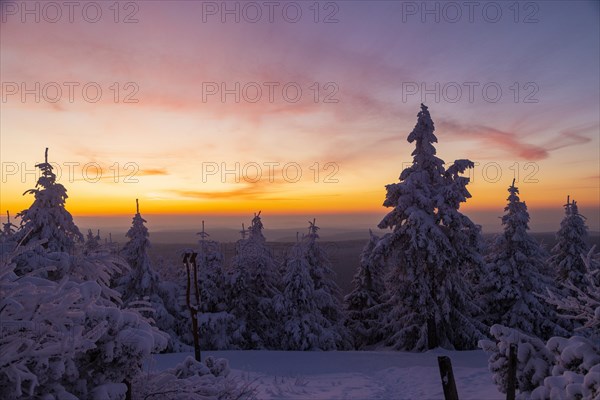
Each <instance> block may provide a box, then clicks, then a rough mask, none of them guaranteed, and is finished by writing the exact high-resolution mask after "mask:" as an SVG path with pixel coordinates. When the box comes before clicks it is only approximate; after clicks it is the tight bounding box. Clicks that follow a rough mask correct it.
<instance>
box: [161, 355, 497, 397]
mask: <svg viewBox="0 0 600 400" xmlns="http://www.w3.org/2000/svg"><path fill="white" fill-rule="evenodd" d="M188 355H191V353H171V354H160V355H154V359H153V360H151V361H150V368H151V369H158V370H163V369H166V368H171V367H173V366H175V365H176V364H177V363H178V362H181V361H182V360H183V359H184V358H185V357H186V356H188ZM209 355H210V356H214V357H222V358H226V359H228V360H229V365H230V367H231V369H232V374H233V375H234V376H236V377H238V378H239V379H241V380H242V381H244V382H250V383H251V384H253V385H254V386H255V387H256V389H257V397H258V399H298V400H312V399H315V400H317V399H328V400H329V399H331V400H333V399H336V400H337V399H340V400H342V399H343V400H346V399H348V400H349V399H357V400H358V399H359V400H370V399H391V400H399V399H411V400H412V399H419V400H425V399H443V392H442V386H441V381H440V373H439V370H438V364H437V357H438V356H441V355H447V356H449V357H450V358H451V360H452V366H453V369H454V375H455V378H456V384H457V387H458V394H459V396H460V398H461V399H473V400H488V399H489V400H495V399H503V398H504V395H503V394H501V393H500V392H498V390H497V388H496V386H495V385H494V384H493V382H492V375H491V374H490V372H489V371H488V369H487V355H486V354H485V353H484V352H483V351H481V350H474V351H446V350H439V349H438V350H433V351H428V352H426V353H406V352H395V351H380V352H374V351H373V352H371V351H360V352H359V351H343V352H341V351H340V352H334V351H332V352H293V351H288V352H286V351H211V352H203V353H202V357H206V356H209Z"/></svg>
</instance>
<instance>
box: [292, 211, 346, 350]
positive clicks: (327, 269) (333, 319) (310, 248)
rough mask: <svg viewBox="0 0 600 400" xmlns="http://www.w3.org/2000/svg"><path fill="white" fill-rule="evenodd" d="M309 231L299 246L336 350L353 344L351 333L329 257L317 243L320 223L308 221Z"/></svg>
mask: <svg viewBox="0 0 600 400" xmlns="http://www.w3.org/2000/svg"><path fill="white" fill-rule="evenodd" d="M308 223H309V227H308V234H307V235H304V236H303V238H302V242H303V243H302V249H303V251H304V252H305V253H306V255H305V257H306V261H307V262H308V266H309V269H308V270H309V273H310V276H311V278H312V281H313V284H314V296H315V301H316V303H317V307H318V308H319V311H320V312H321V314H322V315H323V317H325V318H326V319H327V320H328V321H329V323H330V324H331V327H332V329H333V332H332V334H334V335H335V336H336V346H337V349H338V350H344V349H350V348H352V337H351V335H350V332H349V331H348V329H347V328H346V326H345V322H346V315H345V313H344V306H343V303H342V295H341V291H340V288H339V287H338V285H337V283H336V282H335V273H334V272H333V269H332V265H331V261H330V260H329V255H328V254H327V251H326V250H325V248H324V247H323V246H321V244H320V243H319V240H318V239H319V234H318V231H319V227H318V226H317V225H316V221H315V220H314V219H313V221H312V222H311V221H309V222H308Z"/></svg>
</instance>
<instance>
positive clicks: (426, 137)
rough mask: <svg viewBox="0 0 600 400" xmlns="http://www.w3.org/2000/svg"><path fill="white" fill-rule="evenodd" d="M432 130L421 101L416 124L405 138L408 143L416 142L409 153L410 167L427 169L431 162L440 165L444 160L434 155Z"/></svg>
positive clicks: (435, 165)
mask: <svg viewBox="0 0 600 400" xmlns="http://www.w3.org/2000/svg"><path fill="white" fill-rule="evenodd" d="M434 130H435V127H434V125H433V120H432V119H431V115H429V111H428V109H427V106H426V105H424V104H422V103H421V111H420V112H419V114H417V124H416V125H415V127H414V129H413V130H412V132H411V133H410V134H409V135H408V138H407V140H408V142H409V143H412V142H416V143H415V150H414V151H413V152H412V154H411V155H412V156H414V161H413V166H412V168H414V169H429V168H430V167H431V164H433V166H434V168H435V167H442V165H443V163H444V162H443V161H442V160H440V159H439V158H437V157H435V154H436V150H435V147H434V146H433V145H432V143H437V137H436V136H435V134H434V133H433V131H434ZM442 168H443V167H442ZM401 179H402V178H401Z"/></svg>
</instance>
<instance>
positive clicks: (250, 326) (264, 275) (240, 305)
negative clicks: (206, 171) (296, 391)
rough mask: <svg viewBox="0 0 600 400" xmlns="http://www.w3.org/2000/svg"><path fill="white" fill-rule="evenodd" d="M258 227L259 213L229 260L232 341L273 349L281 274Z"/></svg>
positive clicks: (276, 338) (244, 346) (237, 344)
mask: <svg viewBox="0 0 600 400" xmlns="http://www.w3.org/2000/svg"><path fill="white" fill-rule="evenodd" d="M262 230H263V224H262V221H261V218H260V212H259V213H258V214H255V215H254V218H253V219H252V223H251V225H250V227H249V228H248V237H247V238H242V239H241V240H239V241H238V242H237V245H236V255H235V256H234V258H233V260H232V273H231V276H230V288H231V291H230V312H231V313H232V314H233V315H234V316H235V318H236V321H237V328H236V329H235V331H234V332H233V333H232V341H233V345H234V346H235V347H237V348H241V349H261V348H272V349H275V348H277V347H278V345H279V334H280V329H279V324H278V323H277V321H276V318H275V311H274V307H273V300H274V299H275V297H276V296H277V295H278V294H279V293H280V290H279V287H280V282H281V277H280V275H279V268H278V265H277V263H276V262H275V260H274V258H273V254H272V252H271V250H270V249H269V247H268V246H267V243H266V239H265V237H264V235H263V233H262ZM244 235H245V234H244Z"/></svg>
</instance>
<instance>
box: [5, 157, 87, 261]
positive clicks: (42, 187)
mask: <svg viewBox="0 0 600 400" xmlns="http://www.w3.org/2000/svg"><path fill="white" fill-rule="evenodd" d="M36 167H37V168H39V169H40V170H41V176H40V177H39V179H38V181H37V183H36V185H35V188H34V189H30V190H27V191H26V192H25V193H24V194H33V195H34V197H35V200H34V202H33V204H32V205H31V206H30V207H29V208H28V209H26V210H23V211H21V212H20V213H19V214H17V217H20V218H21V225H20V229H19V231H18V232H17V233H16V241H17V242H21V243H22V244H24V245H25V244H27V243H29V242H30V241H38V240H45V242H44V244H43V245H42V246H43V247H44V248H46V249H48V250H50V251H61V252H67V253H72V252H73V250H74V248H75V245H76V243H78V242H82V241H83V235H82V234H81V232H80V231H79V228H77V226H76V225H75V223H74V222H73V217H72V216H71V214H70V213H69V212H68V211H67V210H66V209H65V201H66V199H67V198H68V196H67V190H66V189H65V187H64V186H63V185H61V184H60V183H57V182H56V174H55V173H54V172H52V170H53V167H52V165H51V164H50V163H49V162H48V148H46V153H45V159H44V162H43V163H40V164H36Z"/></svg>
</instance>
